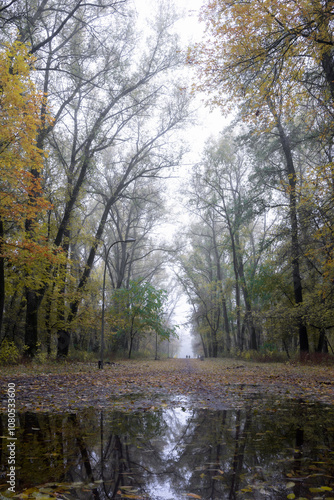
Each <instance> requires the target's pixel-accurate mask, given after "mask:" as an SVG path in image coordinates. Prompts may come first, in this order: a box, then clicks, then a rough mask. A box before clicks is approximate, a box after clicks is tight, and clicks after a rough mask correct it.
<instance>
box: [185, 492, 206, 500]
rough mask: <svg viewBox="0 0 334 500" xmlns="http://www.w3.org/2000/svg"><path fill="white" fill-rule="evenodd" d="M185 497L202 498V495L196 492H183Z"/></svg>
mask: <svg viewBox="0 0 334 500" xmlns="http://www.w3.org/2000/svg"><path fill="white" fill-rule="evenodd" d="M182 496H184V497H190V498H199V499H200V500H201V498H202V497H200V496H199V495H196V494H195V493H183V495H182Z"/></svg>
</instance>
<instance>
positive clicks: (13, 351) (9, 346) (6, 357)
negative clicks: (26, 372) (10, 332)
mask: <svg viewBox="0 0 334 500" xmlns="http://www.w3.org/2000/svg"><path fill="white" fill-rule="evenodd" d="M19 356H20V354H19V350H18V348H17V347H16V345H15V344H14V342H9V341H8V340H7V339H4V340H3V341H2V343H1V346H0V365H2V366H3V365H15V364H17V363H18V361H19Z"/></svg>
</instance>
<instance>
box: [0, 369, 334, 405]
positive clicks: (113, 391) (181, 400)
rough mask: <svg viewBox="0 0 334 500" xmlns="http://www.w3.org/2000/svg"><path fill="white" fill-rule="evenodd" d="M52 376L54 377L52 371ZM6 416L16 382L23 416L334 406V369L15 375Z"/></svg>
mask: <svg viewBox="0 0 334 500" xmlns="http://www.w3.org/2000/svg"><path fill="white" fill-rule="evenodd" d="M48 369H49V371H48ZM0 382H1V394H2V401H1V405H2V411H6V409H7V388H8V383H10V382H11V383H13V382H14V383H15V387H16V410H17V411H28V410H29V411H53V412H54V411H73V410H81V409H84V408H88V407H94V408H96V409H124V410H143V411H151V410H155V409H158V408H161V407H174V406H178V407H183V406H184V407H185V408H191V407H196V408H208V409H225V408H236V407H242V406H244V404H245V401H247V400H248V399H251V400H252V401H253V402H254V404H256V401H260V400H261V398H264V397H265V396H266V395H268V396H271V397H272V396H276V397H277V398H278V399H280V398H297V399H302V400H304V401H305V402H322V403H326V404H330V405H332V404H334V368H333V367H328V366H325V367H323V366H305V365H299V364H295V365H293V364H284V363H272V364H271V363H261V364H259V363H252V362H242V363H240V361H235V360H231V359H206V360H205V361H204V362H203V361H201V360H197V359H167V360H162V361H122V362H118V363H116V364H114V365H106V367H105V369H104V370H98V369H97V365H95V364H91V365H87V364H86V365H84V364H80V363H77V364H75V365H71V364H66V365H59V366H58V367H56V368H54V365H50V366H49V367H48V366H43V371H42V372H41V373H36V371H35V373H34V367H33V366H31V367H26V368H25V369H24V371H20V369H17V371H15V370H13V369H12V370H11V374H10V375H6V376H0Z"/></svg>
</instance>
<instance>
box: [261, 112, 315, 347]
mask: <svg viewBox="0 0 334 500" xmlns="http://www.w3.org/2000/svg"><path fill="white" fill-rule="evenodd" d="M269 106H270V109H271V112H272V113H273V116H274V117H275V119H276V126H277V129H278V133H279V137H280V142H281V146H282V149H283V152H284V156H285V161H286V169H287V176H288V181H289V188H290V193H289V218H290V230H291V255H292V281H293V291H294V298H295V303H296V307H299V306H302V304H303V287H302V280H301V275H300V266H299V241H298V218H297V199H296V198H297V197H296V185H297V178H296V171H295V166H294V162H293V158H292V152H291V147H290V142H289V138H288V136H287V135H286V134H285V131H284V128H283V126H282V123H281V120H280V117H279V116H278V115H277V113H276V112H275V110H274V108H273V106H272V104H271V103H269ZM297 322H298V332H299V349H300V354H301V355H303V354H305V353H308V352H309V343H308V334H307V328H306V325H305V323H304V321H303V318H302V316H301V314H298V316H297Z"/></svg>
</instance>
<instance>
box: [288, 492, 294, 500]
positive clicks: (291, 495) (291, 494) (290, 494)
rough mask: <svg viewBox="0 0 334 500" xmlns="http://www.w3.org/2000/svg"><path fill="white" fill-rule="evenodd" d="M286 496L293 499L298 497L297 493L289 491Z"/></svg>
mask: <svg viewBox="0 0 334 500" xmlns="http://www.w3.org/2000/svg"><path fill="white" fill-rule="evenodd" d="M286 498H288V500H293V499H294V498H296V495H295V494H294V493H289V495H288V496H287V497H286Z"/></svg>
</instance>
